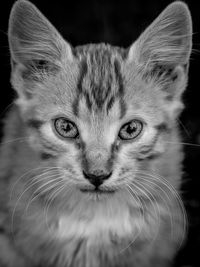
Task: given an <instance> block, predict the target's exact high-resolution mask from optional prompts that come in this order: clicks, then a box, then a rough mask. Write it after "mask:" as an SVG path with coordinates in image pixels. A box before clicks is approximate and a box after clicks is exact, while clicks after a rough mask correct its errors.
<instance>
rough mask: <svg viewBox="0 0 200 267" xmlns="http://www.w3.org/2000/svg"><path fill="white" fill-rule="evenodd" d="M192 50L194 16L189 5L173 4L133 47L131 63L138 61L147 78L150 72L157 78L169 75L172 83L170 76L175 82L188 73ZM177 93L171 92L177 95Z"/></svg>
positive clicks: (130, 53)
mask: <svg viewBox="0 0 200 267" xmlns="http://www.w3.org/2000/svg"><path fill="white" fill-rule="evenodd" d="M191 48H192V20H191V15H190V12H189V9H188V7H187V5H186V4H184V3H183V2H179V1H177V2H174V3H172V4H170V5H169V6H168V7H167V8H166V9H165V10H164V11H163V12H162V13H161V14H160V15H159V16H158V17H157V19H155V21H154V22H153V23H152V24H151V25H150V26H149V27H148V28H147V29H146V30H145V31H144V32H143V33H142V34H141V36H140V37H139V39H138V40H137V41H136V42H135V43H134V44H133V45H132V46H131V47H130V49H129V54H128V62H131V61H135V62H136V64H137V66H140V67H141V69H143V72H145V71H146V74H147V75H148V72H149V73H150V74H151V75H153V74H156V75H157V76H159V75H161V76H162V73H165V74H167V75H168V81H169V78H170V75H171V79H172V81H175V80H176V79H175V78H178V79H179V78H181V75H184V72H185V73H187V66H188V62H189V57H190V54H191ZM162 78H164V75H163V77H162ZM177 81H178V80H177ZM173 90H174V89H173ZM173 90H172V91H171V92H170V91H169V92H170V93H172V94H173V93H174V94H175V93H177V92H175V91H173ZM179 93H181V92H179Z"/></svg>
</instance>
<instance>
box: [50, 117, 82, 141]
mask: <svg viewBox="0 0 200 267" xmlns="http://www.w3.org/2000/svg"><path fill="white" fill-rule="evenodd" d="M54 127H55V130H56V132H57V133H58V134H59V135H61V136H62V137H64V138H76V137H77V136H78V134H79V133H78V129H77V127H76V125H75V123H73V122H72V121H69V120H67V119H66V118H57V119H55V120H54Z"/></svg>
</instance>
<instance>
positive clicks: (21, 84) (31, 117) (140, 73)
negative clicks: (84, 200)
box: [9, 1, 191, 196]
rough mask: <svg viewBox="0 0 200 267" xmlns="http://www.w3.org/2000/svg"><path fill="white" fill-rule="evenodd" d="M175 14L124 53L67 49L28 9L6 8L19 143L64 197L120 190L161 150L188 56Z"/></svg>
mask: <svg viewBox="0 0 200 267" xmlns="http://www.w3.org/2000/svg"><path fill="white" fill-rule="evenodd" d="M174 10H175V11H174ZM183 10H184V12H179V6H178V4H177V7H176V9H173V8H172V7H169V8H168V9H166V11H164V12H163V13H162V14H161V15H160V16H159V17H158V18H157V20H156V21H155V22H154V23H153V24H152V25H151V26H150V27H149V28H148V29H147V30H146V31H145V32H144V33H143V34H142V35H141V37H140V38H139V39H138V40H137V41H136V42H135V43H134V44H133V45H132V46H131V48H130V49H119V48H116V47H112V46H110V45H104V44H99V45H86V46H83V47H78V48H75V49H74V50H72V48H71V47H70V45H69V44H68V43H67V42H65V41H64V40H63V38H62V37H61V36H60V35H59V33H58V32H57V31H56V29H55V28H54V27H53V26H52V25H51V24H50V23H49V22H48V21H47V20H46V18H44V16H43V15H42V14H41V13H40V12H39V11H38V10H37V9H36V8H35V6H33V5H32V4H30V3H29V2H27V1H21V2H19V3H18V4H17V5H16V6H15V7H14V8H13V11H12V13H11V18H10V26H9V38H10V39H9V41H10V48H11V56H12V65H13V70H12V84H13V86H14V88H15V89H16V90H17V92H18V95H19V98H18V100H17V102H16V103H17V104H18V105H19V106H20V109H21V114H22V117H23V119H24V122H25V125H26V127H27V135H28V136H29V144H30V146H31V147H32V148H33V150H34V151H35V153H36V154H38V155H39V156H40V157H41V162H43V163H44V162H45V164H48V165H49V166H55V167H56V168H58V169H59V173H60V178H61V179H62V180H63V181H64V182H65V183H66V185H68V186H69V187H71V188H73V190H77V191H78V192H81V194H83V195H84V194H86V195H88V194H91V195H95V196H96V195H97V194H102V195H103V194H106V195H108V194H109V195H112V194H114V193H117V192H118V191H121V190H125V189H126V187H127V186H129V185H130V183H131V181H132V180H133V179H134V177H136V175H137V172H138V171H139V170H148V169H150V168H151V166H152V164H154V163H155V161H156V160H157V158H158V157H162V155H163V154H164V153H165V152H166V150H167V146H168V144H167V142H166V140H168V139H169V136H170V134H171V133H172V129H173V127H174V125H175V123H176V118H177V115H178V114H179V112H180V110H181V109H182V107H183V104H182V102H181V93H182V92H183V90H184V89H185V86H186V82H187V64H188V59H189V55H190V50H191V38H190V35H191V21H190V16H189V14H188V13H187V12H188V11H187V10H186V9H184V8H183ZM183 10H182V11H183ZM25 11H26V12H25ZM172 11H173V12H172ZM178 13H180V14H178ZM177 14H178V15H179V16H177ZM174 18H176V19H174ZM28 25H29V26H28Z"/></svg>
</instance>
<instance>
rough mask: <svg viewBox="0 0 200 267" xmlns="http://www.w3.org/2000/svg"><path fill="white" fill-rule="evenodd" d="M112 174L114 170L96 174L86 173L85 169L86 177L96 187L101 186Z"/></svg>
mask: <svg viewBox="0 0 200 267" xmlns="http://www.w3.org/2000/svg"><path fill="white" fill-rule="evenodd" d="M111 174H112V172H110V173H101V175H96V174H94V173H86V172H85V171H83V175H84V177H85V178H86V179H87V180H89V182H90V183H91V184H93V185H94V186H96V187H98V186H100V185H101V184H102V183H103V182H104V181H105V180H107V179H108V178H109V177H110V176H111Z"/></svg>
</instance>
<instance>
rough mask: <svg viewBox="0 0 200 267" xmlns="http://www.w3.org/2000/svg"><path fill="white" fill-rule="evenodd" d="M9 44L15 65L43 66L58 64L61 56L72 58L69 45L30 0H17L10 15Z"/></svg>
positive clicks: (60, 62) (66, 58)
mask: <svg viewBox="0 0 200 267" xmlns="http://www.w3.org/2000/svg"><path fill="white" fill-rule="evenodd" d="M8 36H9V46H10V52H11V60H12V63H13V64H12V65H13V66H14V65H16V64H22V65H24V66H26V67H28V66H29V65H35V66H34V68H36V69H37V67H39V68H41V67H42V66H46V67H47V65H48V64H50V65H51V67H52V66H59V65H61V64H62V58H64V59H65V60H69V61H71V60H72V57H73V55H72V50H71V47H70V45H69V44H68V43H67V42H65V41H64V39H63V38H62V37H61V35H60V34H59V33H58V31H57V30H56V29H55V28H54V26H53V25H52V24H51V23H50V22H49V21H48V20H47V19H46V18H45V17H44V15H43V14H42V13H41V12H40V11H39V10H38V9H37V8H36V7H35V6H34V5H33V4H32V3H30V2H29V1H27V0H18V1H17V2H16V3H15V4H14V6H13V8H12V11H11V14H10V19H9V30H8Z"/></svg>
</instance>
